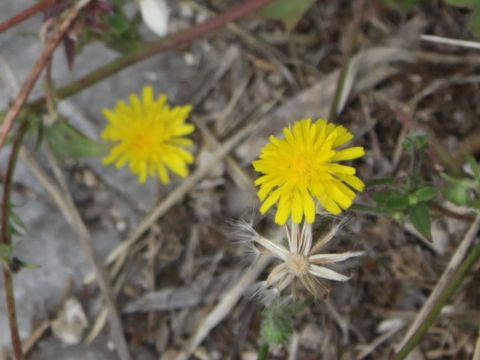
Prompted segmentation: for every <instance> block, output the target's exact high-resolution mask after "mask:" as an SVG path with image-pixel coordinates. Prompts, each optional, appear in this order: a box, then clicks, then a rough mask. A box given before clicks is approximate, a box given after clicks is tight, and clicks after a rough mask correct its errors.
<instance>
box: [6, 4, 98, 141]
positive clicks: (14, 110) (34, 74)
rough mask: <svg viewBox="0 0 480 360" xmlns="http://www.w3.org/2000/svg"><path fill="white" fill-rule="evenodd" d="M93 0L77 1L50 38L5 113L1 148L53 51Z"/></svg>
mask: <svg viewBox="0 0 480 360" xmlns="http://www.w3.org/2000/svg"><path fill="white" fill-rule="evenodd" d="M91 1H92V0H80V1H79V2H78V3H76V4H75V5H74V6H73V7H72V9H71V10H70V11H69V12H68V13H67V15H66V17H65V19H64V20H63V21H62V23H61V24H60V27H59V29H58V31H57V32H56V33H55V34H54V35H53V37H52V38H51V39H50V40H49V42H48V43H47V45H46V46H45V49H44V50H43V52H42V54H41V55H40V57H39V58H38V60H37V62H36V63H35V65H34V66H33V68H32V71H31V72H30V74H29V75H28V77H27V79H26V80H25V82H24V83H23V85H22V88H21V89H20V92H19V94H18V95H17V97H16V99H15V101H14V102H13V104H12V106H11V107H10V110H9V111H8V112H7V114H6V115H5V118H4V120H3V124H2V127H1V129H0V150H1V149H2V147H3V145H4V144H5V141H6V140H7V137H8V134H9V132H10V130H11V129H12V126H13V123H14V121H15V119H16V118H17V116H18V114H19V113H20V110H21V109H22V107H23V105H24V104H25V102H26V101H27V99H28V96H29V95H30V92H31V91H32V89H33V86H34V85H35V83H36V82H37V80H38V78H39V77H40V74H41V73H42V71H43V69H44V67H45V66H46V64H47V63H48V60H49V59H50V58H51V56H52V54H53V52H54V51H55V49H56V48H57V46H58V44H60V42H61V41H62V39H63V37H64V36H65V34H66V32H67V31H68V29H69V28H70V26H71V25H72V23H73V22H74V21H75V19H76V18H77V16H78V15H79V14H80V11H81V10H82V9H83V8H84V7H85V6H86V5H88V4H89V3H90V2H91Z"/></svg>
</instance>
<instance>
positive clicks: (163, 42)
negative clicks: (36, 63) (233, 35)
mask: <svg viewBox="0 0 480 360" xmlns="http://www.w3.org/2000/svg"><path fill="white" fill-rule="evenodd" d="M272 1H273V0H248V1H245V2H244V3H242V4H240V5H237V6H235V7H233V8H231V9H229V10H227V11H225V12H224V13H222V14H220V15H217V16H214V17H212V18H210V19H208V20H206V21H204V22H203V23H201V24H198V25H195V26H192V27H190V28H188V29H186V30H182V31H179V32H177V33H175V34H172V35H170V36H167V37H165V38H162V39H160V40H158V41H154V42H151V43H149V44H147V45H145V46H141V47H140V48H139V49H138V50H136V51H133V52H132V53H130V54H128V55H125V56H122V57H120V58H118V59H116V60H113V61H112V62H110V63H108V64H106V65H104V66H101V67H100V68H98V69H97V70H94V71H92V72H91V73H89V74H87V75H85V76H84V77H82V78H80V79H78V80H76V81H73V82H71V83H70V84H68V85H66V86H63V87H61V88H59V89H57V90H56V91H55V94H56V96H57V97H58V98H59V99H65V98H67V97H70V96H72V95H75V94H77V93H79V92H80V91H82V90H84V89H86V88H88V87H90V86H92V85H95V84H96V83H98V82H99V81H101V80H104V79H106V78H108V77H110V76H111V75H114V74H116V73H118V72H119V71H121V70H123V69H125V68H126V67H128V66H130V65H133V64H136V63H138V62H140V61H142V60H145V59H147V58H149V57H151V56H153V55H156V54H158V53H161V52H163V51H166V50H170V49H174V48H178V47H180V46H183V45H187V44H190V43H191V42H192V41H193V40H196V39H198V38H199V37H201V36H203V35H205V34H208V33H210V32H213V31H216V30H218V29H221V28H223V27H225V26H226V25H228V24H229V23H231V22H233V21H236V20H238V19H241V18H243V17H245V16H247V15H248V14H251V13H252V12H254V11H256V10H258V9H260V8H261V7H263V6H265V5H268V4H269V3H271V2H272ZM44 102H45V98H40V99H38V100H36V101H34V102H33V103H32V104H31V106H32V107H38V106H42V105H43V104H44Z"/></svg>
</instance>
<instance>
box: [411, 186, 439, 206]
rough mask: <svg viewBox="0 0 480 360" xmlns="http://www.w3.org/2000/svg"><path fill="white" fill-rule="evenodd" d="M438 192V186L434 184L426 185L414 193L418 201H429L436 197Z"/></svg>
mask: <svg viewBox="0 0 480 360" xmlns="http://www.w3.org/2000/svg"><path fill="white" fill-rule="evenodd" d="M437 194H438V189H437V188H434V187H433V186H425V187H422V188H420V189H418V190H417V191H415V194H414V195H415V197H416V198H417V201H418V202H427V201H430V200H432V199H433V198H435V196H437Z"/></svg>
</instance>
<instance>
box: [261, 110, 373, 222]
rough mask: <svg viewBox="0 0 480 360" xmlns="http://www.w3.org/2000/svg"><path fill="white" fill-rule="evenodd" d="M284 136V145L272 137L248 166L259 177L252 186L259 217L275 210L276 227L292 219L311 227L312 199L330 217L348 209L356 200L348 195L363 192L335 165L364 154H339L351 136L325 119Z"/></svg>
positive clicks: (346, 169)
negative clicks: (259, 205) (258, 206)
mask: <svg viewBox="0 0 480 360" xmlns="http://www.w3.org/2000/svg"><path fill="white" fill-rule="evenodd" d="M283 134H284V136H285V138H284V139H278V138H276V137H275V136H271V137H270V142H269V143H268V144H266V145H265V146H264V147H263V149H262V150H261V152H260V159H258V160H255V161H254V162H253V163H252V164H253V167H254V169H255V170H256V171H258V172H260V173H262V174H263V176H261V177H259V178H258V179H257V180H256V181H255V185H257V186H259V187H260V189H259V191H258V197H259V198H260V201H262V202H263V204H262V206H261V207H260V212H261V213H262V214H265V213H266V212H267V211H268V209H270V208H271V207H272V206H273V205H274V204H277V207H278V209H277V213H276V215H275V222H276V223H278V224H281V225H283V224H285V223H286V222H287V220H288V218H289V216H290V215H291V217H292V221H293V222H294V223H296V224H299V223H301V222H302V220H303V217H304V216H305V219H306V221H307V222H308V223H310V224H311V223H313V222H314V220H315V213H316V203H315V201H314V200H315V199H316V200H317V201H318V202H320V204H321V205H322V206H323V208H324V209H325V210H327V211H329V212H330V213H332V214H339V213H341V212H342V209H343V210H345V209H347V208H349V207H350V206H351V205H352V201H353V199H355V196H356V194H355V192H354V191H353V190H352V189H354V190H357V191H362V190H363V188H364V187H365V184H364V183H363V182H362V181H361V180H360V179H359V178H358V177H356V176H355V172H356V169H355V168H354V167H351V166H345V165H340V164H337V163H336V162H338V161H342V160H352V159H356V158H359V157H361V156H363V155H364V154H365V152H364V150H363V147H350V148H346V149H342V150H340V149H338V148H339V147H341V146H343V145H345V144H347V143H348V142H350V140H352V139H353V135H352V134H351V133H350V132H349V131H348V130H347V129H345V128H344V127H343V126H337V125H334V124H331V123H328V122H327V121H326V120H324V119H319V120H317V121H316V122H312V120H310V119H306V120H299V121H297V122H295V123H294V124H293V126H292V127H290V128H285V129H283ZM347 185H348V186H347Z"/></svg>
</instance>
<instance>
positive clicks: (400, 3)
mask: <svg viewBox="0 0 480 360" xmlns="http://www.w3.org/2000/svg"><path fill="white" fill-rule="evenodd" d="M383 3H384V4H385V5H386V6H388V7H396V8H399V9H400V10H402V11H404V12H410V11H412V10H413V8H414V7H415V5H417V3H418V0H383Z"/></svg>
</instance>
